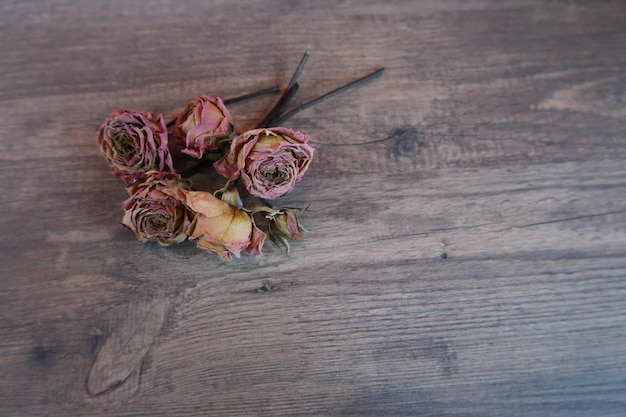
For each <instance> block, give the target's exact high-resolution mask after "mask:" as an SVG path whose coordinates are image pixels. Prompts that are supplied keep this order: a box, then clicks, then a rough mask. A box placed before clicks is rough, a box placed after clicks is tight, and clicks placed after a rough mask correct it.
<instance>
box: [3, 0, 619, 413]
mask: <svg viewBox="0 0 626 417" xmlns="http://www.w3.org/2000/svg"><path fill="white" fill-rule="evenodd" d="M0 37H1V39H2V42H0V56H1V57H2V58H1V59H0V134H1V142H0V158H1V159H2V165H1V166H0V184H1V186H2V193H0V201H1V204H2V205H1V207H2V212H3V214H2V217H1V223H0V242H1V243H0V245H1V248H0V249H1V253H0V260H1V271H2V272H1V275H2V278H1V280H0V297H1V300H0V301H1V302H0V314H1V317H2V320H1V322H0V375H2V378H0V414H2V415H6V416H31V415H32V416H35V415H48V416H66V415H72V416H96V415H115V416H145V415H150V416H172V415H180V416H196V415H197V416H204V415H231V416H243V415H258V416H280V415H337V416H339V415H341V416H345V415H355V416H357V415H358V416H383V415H385V416H389V415H406V416H564V417H572V416H623V415H625V413H626V324H625V323H626V164H625V163H624V160H625V158H626V4H625V3H624V2H623V1H621V0H616V1H593V2H591V1H547V0H546V1H539V0H528V1H509V2H499V1H482V0H469V1H460V0H459V1H446V2H441V1H409V0H407V1H388V2H378V1H373V0H372V1H356V0H346V1H334V0H333V1H331V0H324V1H316V2H303V1H268V2H256V1H252V0H239V1H232V0H228V1H226V0H219V1H213V2H205V1H201V0H191V1H183V2H167V1H152V2H148V1H146V2H131V1H125V0H117V1H110V2H99V1H78V0H54V1H53V0H45V1H3V2H1V3H0ZM305 49H308V50H309V51H310V52H311V54H312V56H311V59H310V60H309V63H308V64H307V67H306V69H305V71H304V73H303V75H302V82H301V84H302V88H301V91H300V92H299V94H298V97H299V100H301V101H304V100H306V99H310V98H312V97H314V96H316V95H318V94H320V93H322V92H324V91H327V90H329V89H332V88H334V87H336V86H338V85H340V84H342V83H344V82H347V81H349V80H351V79H353V78H354V77H357V76H360V75H363V74H366V73H367V72H368V71H370V70H372V69H375V68H377V67H380V66H385V67H387V71H386V73H385V75H384V76H383V77H382V78H381V79H379V80H377V81H375V82H373V83H371V84H368V85H366V86H364V87H362V88H360V89H358V90H354V91H351V92H349V93H346V94H344V95H342V96H340V97H337V98H334V99H332V101H328V102H326V103H324V104H322V105H320V106H318V107H316V108H313V109H310V110H307V111H306V112H304V113H302V114H300V115H298V116H297V117H295V118H294V119H292V120H290V121H289V122H288V123H287V125H288V126H290V127H298V128H301V129H303V130H306V131H308V132H309V133H310V134H311V135H312V137H313V139H312V140H313V144H314V145H315V146H316V148H317V155H316V160H315V162H314V164H313V167H312V169H311V171H310V172H309V174H308V177H307V178H306V179H305V180H304V181H303V182H302V183H300V184H299V185H298V186H297V187H296V188H295V190H294V191H293V193H292V194H290V195H289V196H287V197H284V198H283V199H282V203H283V204H284V205H289V206H297V205H302V204H305V203H309V204H310V205H311V211H309V212H308V213H306V214H305V215H304V216H303V221H304V223H305V225H306V227H307V228H308V229H310V232H309V233H308V234H307V235H306V238H305V240H303V241H302V242H297V243H295V244H294V245H293V247H292V253H291V254H290V255H286V254H284V253H283V252H282V251H281V250H280V249H278V248H276V247H273V246H271V245H268V246H267V247H266V249H265V252H266V256H265V257H263V258H260V259H256V258H243V259H241V260H237V261H234V262H232V263H227V262H222V261H219V260H218V259H217V258H215V257H212V256H210V255H208V254H206V253H203V252H201V251H199V250H197V249H196V248H195V246H194V245H193V244H192V243H184V244H181V245H178V246H175V247H170V248H162V247H160V246H158V245H155V244H141V243H140V242H138V241H137V240H135V238H134V236H133V235H132V233H130V232H129V231H128V230H126V229H124V228H123V227H122V226H120V225H119V223H118V222H119V220H120V218H121V208H120V202H121V201H122V199H123V198H124V197H125V191H124V189H123V187H122V184H121V183H120V181H119V180H117V179H116V178H113V177H112V176H111V175H110V173H109V172H108V169H107V167H106V165H105V163H104V161H103V160H102V158H101V157H100V155H99V153H98V149H97V147H96V133H97V128H98V126H99V124H100V123H101V121H102V120H103V119H104V118H105V117H106V116H107V115H108V114H109V112H110V111H111V110H112V109H113V108H116V107H129V108H135V109H143V110H152V111H158V112H162V113H164V114H166V115H168V116H170V115H173V114H175V113H176V111H177V110H179V109H180V108H181V107H182V106H183V105H184V104H185V102H186V101H187V100H188V99H190V98H191V97H193V96H195V95H197V94H200V93H210V94H215V95H220V96H223V97H228V96H233V95H237V94H240V93H244V92H248V91H251V90H254V89H257V88H263V87H269V86H271V85H274V84H276V83H281V84H283V85H284V84H285V83H286V82H287V81H288V79H289V77H290V73H291V71H292V70H293V69H294V67H295V66H296V64H297V62H298V60H299V58H300V55H301V53H302V52H303V51H304V50H305ZM274 99H275V97H266V98H263V99H258V100H254V101H251V102H248V103H245V104H238V105H236V106H233V113H234V114H235V118H236V120H237V122H238V123H239V124H240V126H242V127H243V128H246V127H250V126H252V125H254V123H255V122H257V121H258V120H260V118H261V117H262V115H263V113H264V112H265V111H267V109H268V108H269V107H270V106H271V105H272V103H273V100H274ZM444 254H445V255H444ZM444 258H445V259H444ZM264 280H270V282H271V285H270V284H267V283H266V284H264V283H263V282H264ZM262 286H265V287H264V288H263V289H262V290H259V291H256V290H257V289H259V288H261V287H262ZM267 289H271V291H265V290H267Z"/></svg>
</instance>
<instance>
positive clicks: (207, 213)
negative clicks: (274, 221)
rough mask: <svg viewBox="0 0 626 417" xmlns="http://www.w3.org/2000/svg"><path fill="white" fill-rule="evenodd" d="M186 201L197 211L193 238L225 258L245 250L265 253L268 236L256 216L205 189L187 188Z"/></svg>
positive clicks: (238, 254)
mask: <svg viewBox="0 0 626 417" xmlns="http://www.w3.org/2000/svg"><path fill="white" fill-rule="evenodd" d="M185 195H186V200H185V201H186V204H187V207H189V208H190V209H191V210H193V211H194V212H195V217H194V219H193V221H192V223H191V225H190V226H189V239H191V240H194V241H195V242H196V245H197V246H198V247H199V248H201V249H205V250H207V251H209V252H212V253H214V254H216V255H217V256H219V257H220V258H222V259H226V260H231V259H232V258H233V256H235V257H237V258H239V257H240V256H241V253H248V254H249V255H251V256H261V255H263V253H262V252H261V249H262V248H263V243H264V242H265V238H266V237H267V235H266V234H265V233H264V232H263V231H261V230H260V229H259V228H258V227H257V226H256V224H255V223H254V219H253V218H252V217H251V216H250V215H249V214H248V213H246V212H245V211H244V210H241V209H239V208H237V207H234V206H231V205H230V204H228V203H226V202H224V201H222V200H220V199H218V198H217V197H215V196H213V194H211V193H208V192H204V191H186V192H185Z"/></svg>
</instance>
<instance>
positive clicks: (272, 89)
mask: <svg viewBox="0 0 626 417" xmlns="http://www.w3.org/2000/svg"><path fill="white" fill-rule="evenodd" d="M278 91H280V87H279V86H277V85H275V86H274V87H270V88H266V89H264V90H259V91H255V92H254V93H249V94H244V95H243V96H238V97H233V98H227V99H225V100H224V104H227V105H228V104H233V103H239V102H240V101H245V100H249V99H251V98H256V97H260V96H264V95H266V94H272V93H277V92H278Z"/></svg>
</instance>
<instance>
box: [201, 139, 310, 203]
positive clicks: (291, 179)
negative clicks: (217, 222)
mask: <svg viewBox="0 0 626 417" xmlns="http://www.w3.org/2000/svg"><path fill="white" fill-rule="evenodd" d="M308 140H309V136H308V135H307V134H306V133H304V132H301V131H299V130H293V129H288V128H286V127H273V128H267V129H254V130H249V131H247V132H245V133H243V134H242V135H239V136H237V137H235V138H234V139H233V141H232V143H231V145H230V150H229V151H228V153H227V154H226V155H224V156H223V157H222V159H220V160H219V161H217V162H215V163H214V164H213V166H214V167H215V170H216V171H217V172H218V173H219V174H221V175H223V176H224V177H226V178H228V179H230V180H235V179H237V178H241V179H242V180H243V183H244V184H245V186H246V188H247V190H248V191H249V192H250V194H252V195H255V196H258V197H261V198H267V199H273V198H277V197H281V196H283V195H285V194H287V193H288V192H289V191H291V189H292V188H293V186H294V185H295V183H296V182H298V181H300V180H302V177H303V176H304V173H305V172H306V171H307V169H308V168H309V165H310V163H311V160H312V158H313V152H314V150H313V148H312V147H311V146H309V145H308V144H307V141H308Z"/></svg>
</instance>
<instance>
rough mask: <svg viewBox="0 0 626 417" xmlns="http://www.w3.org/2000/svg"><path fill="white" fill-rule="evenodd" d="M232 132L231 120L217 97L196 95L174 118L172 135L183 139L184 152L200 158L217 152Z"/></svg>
mask: <svg viewBox="0 0 626 417" xmlns="http://www.w3.org/2000/svg"><path fill="white" fill-rule="evenodd" d="M232 132H233V118H232V116H231V115H230V113H229V112H228V110H227V109H226V106H225V105H224V102H223V101H222V99H221V98H218V97H208V96H198V97H196V98H195V99H193V100H192V101H191V102H189V104H187V107H185V109H184V110H183V111H182V112H181V113H180V114H179V115H178V117H177V118H176V124H175V125H174V133H175V134H176V135H177V136H179V137H181V138H184V139H185V149H184V150H183V152H184V153H186V154H188V155H191V156H195V157H196V158H198V159H200V158H202V155H203V154H204V153H205V152H211V151H215V150H217V149H219V145H220V140H222V139H224V138H227V137H229V136H230V134H231V133H232Z"/></svg>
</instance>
